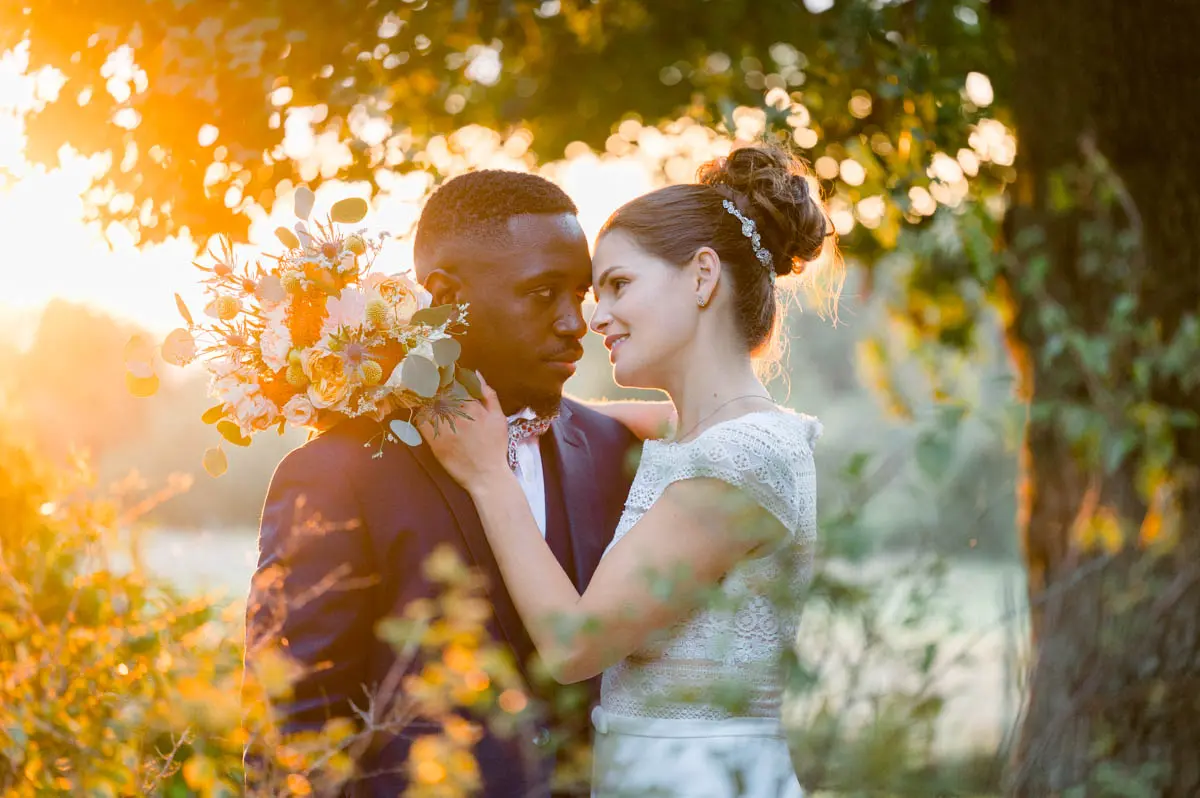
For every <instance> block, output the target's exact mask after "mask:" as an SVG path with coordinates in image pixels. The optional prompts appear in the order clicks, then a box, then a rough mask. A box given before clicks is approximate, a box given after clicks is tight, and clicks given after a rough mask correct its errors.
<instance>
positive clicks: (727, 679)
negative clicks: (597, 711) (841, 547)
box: [601, 411, 821, 720]
mask: <svg viewBox="0 0 1200 798" xmlns="http://www.w3.org/2000/svg"><path fill="white" fill-rule="evenodd" d="M820 434H821V425H820V422H818V421H817V420H816V419H815V418H812V417H811V416H804V415H800V414H796V413H791V412H786V411H784V412H779V411H765V412H760V413H750V414H747V415H743V416H739V417H737V418H733V419H730V420H729V421H725V422H722V423H719V424H715V425H713V426H712V427H710V428H708V429H707V430H705V431H704V432H702V433H701V434H700V435H699V436H697V437H696V438H694V439H693V440H690V441H686V442H684V443H668V442H663V441H652V440H651V441H646V443H645V444H644V446H643V449H642V460H641V464H640V465H639V466H638V471H637V475H636V477H635V478H634V481H633V486H632V487H631V488H630V491H629V498H628V500H627V501H626V503H625V511H624V513H623V514H622V516H621V521H620V524H619V525H618V526H617V530H616V533H615V534H614V535H613V540H612V543H610V544H609V547H608V549H607V550H606V551H605V554H606V555H607V554H608V551H611V550H612V547H613V546H615V545H617V544H618V543H619V542H620V540H621V538H622V537H624V536H625V534H626V533H627V532H629V530H630V529H632V528H633V527H634V525H635V524H637V522H638V520H639V519H640V518H641V517H642V516H643V515H644V514H645V513H646V511H647V510H649V509H650V507H651V505H653V504H654V502H656V501H657V500H658V498H659V497H660V496H661V495H662V494H663V491H664V490H666V488H667V486H668V485H670V484H671V483H672V482H678V481H680V480H685V479H692V478H697V477H702V478H711V479H719V480H721V481H723V482H726V483H729V484H730V485H733V486H735V487H738V488H740V489H741V492H742V493H743V494H744V495H745V496H746V497H748V498H750V499H752V500H753V501H755V502H757V503H758V504H759V505H761V506H762V507H763V508H764V509H766V510H767V511H768V512H770V513H771V515H773V516H775V518H777V519H778V520H779V522H780V523H781V524H783V526H784V528H785V529H787V531H788V532H789V535H788V537H787V538H786V539H785V540H784V541H783V542H782V543H781V544H780V545H779V546H778V547H777V548H776V549H775V550H774V551H772V552H770V553H768V554H767V555H765V556H758V557H755V558H753V559H747V560H744V561H742V562H741V563H739V564H738V565H737V566H735V567H734V569H733V570H731V571H730V572H729V573H728V574H727V575H726V577H725V579H724V580H723V582H722V583H721V586H720V590H719V595H718V596H716V597H715V598H714V600H713V601H712V602H710V603H709V604H708V605H707V606H706V607H705V608H703V609H701V610H699V611H697V612H696V613H694V614H693V615H692V616H691V617H689V618H687V619H686V620H684V621H682V622H680V623H678V624H676V625H675V626H674V627H672V628H671V629H669V630H666V631H665V633H664V634H663V635H662V636H661V637H659V638H657V639H656V642H655V643H653V644H650V645H648V646H646V647H645V648H644V649H643V650H641V651H637V652H635V653H634V654H632V655H630V656H629V657H626V658H625V659H624V660H622V661H621V662H619V663H617V664H616V665H614V666H612V667H611V668H608V669H607V670H606V671H605V672H604V676H603V681H602V686H601V705H602V706H603V707H604V709H605V711H607V712H610V713H613V714H616V715H627V716H637V717H652V718H697V719H710V720H720V719H724V718H728V717H737V716H751V717H776V716H778V714H779V703H780V698H781V695H782V674H781V673H780V670H779V665H780V658H781V654H782V653H783V651H784V648H785V647H786V646H790V645H792V644H793V643H794V640H795V636H796V621H797V619H796V617H795V612H794V609H793V611H792V612H790V613H788V612H784V611H783V609H782V608H781V606H780V602H779V601H778V600H777V599H778V597H779V595H780V592H779V591H780V590H782V591H783V592H785V593H790V594H791V595H795V593H796V591H798V590H800V589H801V588H802V587H803V585H804V583H806V582H807V581H808V579H809V578H810V576H811V572H812V543H813V541H814V539H815V537H816V523H817V520H816V477H815V473H814V468H813V454H812V445H813V442H814V441H815V440H816V439H817V437H819V436H820ZM731 533H733V531H732V530H731ZM718 696H720V698H717V697H718ZM731 704H732V705H733V707H732V711H731V707H730V705H731Z"/></svg>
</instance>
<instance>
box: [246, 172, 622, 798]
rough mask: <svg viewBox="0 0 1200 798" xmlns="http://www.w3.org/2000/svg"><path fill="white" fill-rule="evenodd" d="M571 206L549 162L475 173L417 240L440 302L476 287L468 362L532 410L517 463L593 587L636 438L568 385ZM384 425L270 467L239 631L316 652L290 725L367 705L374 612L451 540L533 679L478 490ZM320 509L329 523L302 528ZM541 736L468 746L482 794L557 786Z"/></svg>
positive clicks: (384, 792)
mask: <svg viewBox="0 0 1200 798" xmlns="http://www.w3.org/2000/svg"><path fill="white" fill-rule="evenodd" d="M576 215H577V210H576V208H575V205H574V203H573V202H572V201H571V199H570V198H569V197H567V195H566V194H565V193H564V192H563V191H562V190H561V189H559V188H558V187H557V186H555V185H554V184H552V183H550V182H548V181H546V180H544V179H542V178H540V177H536V176H533V175H527V174H521V173H516V172H503V171H481V172H474V173H470V174H466V175H463V176H461V177H458V178H456V179H454V180H451V181H449V182H447V183H446V184H445V185H444V186H442V187H441V188H440V189H439V190H438V191H437V192H436V193H434V195H433V196H432V197H431V198H430V199H429V202H428V203H427V204H426V206H425V209H424V211H423V212H422V215H421V219H420V221H419V223H418V225H417V234H416V245H415V246H416V248H415V253H414V254H415V261H416V271H417V277H418V278H419V279H420V280H421V282H422V283H423V284H424V285H425V286H426V287H427V288H428V289H429V291H430V292H431V293H432V294H433V301H434V304H444V303H462V302H466V303H469V310H468V323H469V330H468V331H467V333H466V334H465V336H464V337H463V339H462V344H463V353H462V357H461V360H460V363H461V364H462V365H464V366H467V367H469V368H475V369H478V370H479V371H480V373H482V374H483V376H484V378H485V379H486V380H487V382H488V383H489V384H490V385H491V386H492V387H493V388H494V389H495V390H496V392H497V394H498V395H499V397H500V399H501V402H502V404H503V406H504V409H505V411H506V412H507V413H508V414H509V416H510V420H523V423H520V424H517V425H514V427H515V428H517V429H518V430H519V432H518V433H514V440H513V443H512V448H510V455H512V454H515V461H516V465H515V470H516V471H517V475H518V477H519V478H520V481H521V484H522V486H523V487H524V489H525V494H526V497H527V498H528V500H529V504H530V507H531V509H532V510H533V513H534V517H535V518H536V519H537V520H538V523H539V526H540V527H541V528H542V530H543V533H544V534H545V537H546V542H547V544H548V545H549V546H550V548H551V550H552V551H553V552H554V554H555V556H556V557H557V558H558V560H559V562H560V563H562V564H563V566H564V568H565V570H566V571H567V573H568V574H570V575H571V576H572V579H573V580H574V581H575V583H576V585H577V587H579V588H580V590H581V591H582V589H583V588H584V587H585V585H586V584H587V582H588V580H589V579H590V578H591V576H592V573H593V572H594V571H595V569H596V566H597V564H598V563H599V561H600V555H601V554H602V553H603V551H604V547H605V546H606V545H607V543H608V541H609V539H610V538H611V536H612V533H613V530H614V529H615V528H616V525H617V521H618V517H619V515H620V512H621V508H622V506H623V504H624V501H625V497H626V495H627V494H628V490H629V475H628V472H627V470H626V468H625V467H624V463H625V456H626V452H627V450H628V449H629V447H630V446H631V445H632V443H633V437H632V435H631V434H630V433H629V432H628V430H626V429H625V428H624V427H622V426H621V425H620V424H618V423H616V422H614V421H612V420H610V419H607V418H605V417H603V416H601V415H599V414H597V413H595V412H593V411H591V410H589V409H587V408H586V407H583V406H581V405H579V404H577V403H575V402H573V401H571V400H569V399H564V398H563V397H562V386H563V383H564V382H565V381H566V380H567V378H568V377H570V376H571V374H573V373H574V371H575V363H576V362H577V361H578V360H579V358H580V357H581V356H582V354H583V349H582V346H581V344H580V340H581V339H582V338H583V335H584V333H585V332H586V330H587V327H586V324H585V322H584V319H583V315H582V312H581V304H582V302H583V297H584V294H585V293H586V291H587V289H588V287H589V286H590V284H591V260H590V257H589V255H588V247H587V242H586V240H585V237H584V234H583V230H582V229H581V228H580V226H579V221H578V219H577V218H576ZM543 430H544V433H542V431H543ZM378 433H379V425H377V424H375V423H374V422H370V421H365V420H353V421H348V422H345V423H343V424H341V425H339V426H338V427H335V428H334V429H332V430H330V431H329V432H326V433H325V434H323V435H321V436H320V437H318V438H316V439H314V440H312V441H310V442H309V443H308V444H307V445H305V446H302V447H301V448H299V449H297V450H295V451H293V452H291V453H290V454H289V455H288V456H287V457H286V458H284V460H283V462H282V463H280V465H279V467H278V469H277V470H276V471H275V475H274V477H273V478H272V480H271V486H270V489H269V491H268V493H267V499H266V504H265V507H264V509H263V516H262V526H261V530H260V536H259V562H258V572H257V573H256V575H255V577H256V578H255V580H254V583H253V585H252V587H251V592H250V598H249V603H248V612H247V632H246V634H247V651H248V652H251V653H250V654H248V659H251V660H252V659H253V656H254V652H257V651H261V650H263V646H264V643H276V644H278V645H281V646H282V647H283V648H284V650H285V651H286V652H287V653H288V654H289V655H290V656H291V657H292V658H294V659H295V660H298V661H299V662H300V663H301V664H302V665H303V666H304V668H305V673H304V675H303V676H302V677H301V678H300V679H299V681H298V682H296V683H295V684H294V686H293V691H292V694H291V695H290V696H289V697H288V698H287V700H280V701H277V703H276V704H275V707H274V709H275V712H276V713H277V716H279V717H282V720H283V727H284V728H283V731H284V732H285V733H289V734H290V733H295V732H302V731H305V730H316V729H320V728H321V726H322V724H323V723H324V722H325V721H326V720H327V719H328V718H330V717H338V716H341V717H350V718H352V717H354V716H353V709H352V706H351V705H352V704H353V705H355V706H357V707H360V708H361V707H365V706H366V704H367V696H368V694H369V693H372V692H373V691H374V690H375V688H377V687H378V686H379V685H380V683H381V682H383V681H384V680H385V679H386V678H387V676H388V674H389V672H390V671H392V670H393V669H394V667H395V666H396V662H397V656H396V652H395V651H394V650H393V649H392V648H391V647H390V646H389V645H388V644H386V643H383V642H381V641H380V640H378V639H377V638H376V636H375V631H374V630H375V627H376V624H377V623H378V622H379V621H380V620H382V619H384V618H387V617H389V616H400V615H402V613H403V612H404V608H405V607H406V606H407V605H409V604H410V603H411V602H413V601H416V600H418V599H423V598H432V597H434V596H435V588H434V586H433V585H431V584H430V582H429V581H428V580H427V578H426V577H425V575H424V573H423V571H422V563H423V562H424V561H425V559H426V558H427V557H428V555H429V554H430V552H432V551H433V550H434V549H435V548H437V547H439V546H444V545H448V546H450V547H452V548H453V549H454V550H455V551H456V552H457V553H458V554H459V556H460V558H461V559H462V560H464V561H466V562H468V563H469V564H471V565H473V566H474V567H476V568H477V569H478V570H479V571H480V572H482V573H483V574H484V575H485V576H486V577H487V583H488V597H489V599H490V601H491V605H492V613H493V614H492V620H491V623H490V629H489V631H490V632H491V634H492V636H493V637H494V639H495V640H496V641H497V642H498V643H499V644H500V645H502V646H505V647H507V648H508V649H509V650H511V652H512V653H513V655H514V658H515V660H516V662H517V663H518V664H519V668H520V669H521V671H522V675H523V676H524V677H525V678H526V681H527V682H528V681H529V678H528V672H527V671H526V666H527V663H528V660H529V659H530V656H531V655H532V653H533V646H532V643H531V642H530V639H529V635H528V633H527V632H526V631H525V628H524V627H523V626H522V624H521V620H520V617H519V616H518V614H517V611H516V608H515V607H514V605H513V603H512V599H511V598H510V597H509V595H508V592H507V591H506V590H505V587H504V583H503V582H502V580H501V578H500V572H499V569H498V567H497V565H496V561H495V558H494V556H493V554H492V552H491V550H490V549H489V547H488V543H487V539H486V537H485V536H484V532H483V528H482V526H481V525H480V521H479V517H478V515H477V514H476V512H475V508H474V505H473V503H472V501H471V499H470V497H469V496H468V495H467V493H466V492H465V491H463V490H462V489H461V488H460V487H459V486H458V484H457V483H455V481H454V480H453V479H451V478H450V476H449V475H448V474H446V472H445V471H443V470H442V468H441V466H439V465H438V463H437V461H436V460H435V459H434V457H433V456H432V455H431V453H430V452H429V450H428V449H427V447H425V446H423V445H422V446H420V447H417V448H410V447H408V446H405V445H403V444H398V445H389V446H387V447H386V448H385V449H384V452H383V456H382V457H381V458H377V459H373V458H372V457H371V454H372V452H374V451H375V449H374V448H364V444H367V443H368V442H369V441H370V439H371V438H372V437H374V436H377V435H378ZM539 433H542V434H539ZM298 500H299V504H298ZM314 516H316V517H319V518H320V520H321V522H322V523H323V524H328V525H331V526H332V527H333V531H330V532H328V533H327V534H324V535H312V534H307V535H302V534H300V530H302V529H303V525H304V523H305V522H306V520H308V519H309V518H311V517H314ZM279 566H281V567H282V568H279ZM280 571H281V572H282V573H284V574H286V576H285V577H284V578H283V580H282V582H281V583H279V582H277V583H276V584H275V585H274V587H273V588H271V587H268V586H267V582H268V581H269V580H268V579H265V578H264V579H260V578H259V577H260V575H261V576H263V577H266V576H267V575H268V574H270V573H272V572H280ZM272 590H273V591H274V592H275V595H274V598H275V599H277V598H278V593H279V592H282V594H283V598H284V599H285V600H288V601H287V604H288V605H289V606H288V608H287V610H286V612H284V613H282V614H279V613H276V612H274V611H272V610H271V609H270V604H271V603H272V602H271V601H269V600H268V599H269V598H271V597H269V596H268V593H269V592H271V591H272ZM314 596H315V597H314ZM276 604H277V602H276ZM293 604H294V605H295V606H291V605H293ZM251 664H253V662H251ZM420 665H421V663H416V664H414V665H413V666H411V667H410V670H416V669H419V668H420ZM393 678H394V677H393ZM542 697H543V698H550V697H549V696H542ZM431 733H437V728H436V727H434V726H432V725H431V724H429V723H428V722H425V721H416V722H414V723H413V724H410V725H409V726H408V727H407V728H406V729H405V730H403V731H401V732H399V733H397V734H395V735H392V736H390V737H388V738H387V739H383V740H378V741H375V743H374V744H373V745H372V747H371V748H370V749H369V753H368V754H366V755H365V756H363V757H362V759H361V760H360V761H359V762H357V763H356V766H357V768H356V772H357V774H358V775H357V776H356V778H355V779H353V780H352V781H351V782H350V784H349V785H348V786H347V787H346V789H345V790H344V793H343V794H345V795H348V796H371V797H372V798H375V797H378V798H383V796H387V797H388V798H392V797H393V796H396V795H400V794H402V793H403V791H404V788H405V786H406V784H407V779H406V775H405V774H406V772H407V769H406V761H407V758H408V752H409V748H410V747H411V744H412V741H413V739H414V738H415V737H417V736H421V735H424V734H431ZM531 737H532V739H530V740H513V739H506V738H503V737H500V736H497V735H493V734H492V733H491V732H490V731H486V730H485V733H484V736H483V738H482V739H481V740H480V741H479V743H478V744H477V745H476V746H475V750H474V753H475V757H476V760H477V762H478V765H479V771H480V775H481V778H482V782H483V791H482V795H484V796H488V798H515V797H516V796H530V797H531V798H534V797H537V796H543V797H544V796H549V795H550V794H551V793H550V787H549V777H550V772H551V771H552V769H553V764H554V763H553V756H552V755H551V753H550V747H549V745H548V742H549V740H550V734H549V731H548V729H547V728H546V726H545V725H543V724H539V725H538V727H537V728H536V729H535V731H534V732H533V734H532V735H531ZM530 744H532V746H533V750H535V751H537V752H538V757H539V758H540V761H538V762H537V763H536V766H534V767H526V766H525V764H524V763H525V762H527V761H528V757H527V756H523V755H522V750H523V749H524V750H528V749H529V745H530Z"/></svg>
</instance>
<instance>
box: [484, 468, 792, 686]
mask: <svg viewBox="0 0 1200 798" xmlns="http://www.w3.org/2000/svg"><path fill="white" fill-rule="evenodd" d="M467 488H468V491H469V492H470V494H471V498H472V499H473V500H474V502H475V506H476V508H477V509H478V511H479V518H480V520H481V521H482V522H483V528H484V531H485V532H486V533H487V536H488V541H489V542H490V543H491V546H492V551H493V552H494V553H495V555H496V562H497V563H498V564H499V566H500V573H501V574H502V575H503V577H504V583H505V585H506V586H507V587H508V592H509V595H510V596H512V599H513V603H514V604H515V605H516V607H517V612H518V613H519V614H520V615H521V620H522V621H524V623H525V628H526V629H527V630H528V631H529V634H530V637H531V638H532V640H533V643H534V646H535V647H536V648H537V650H538V653H539V654H540V655H541V656H542V659H543V661H544V662H545V663H546V665H547V667H548V668H549V670H550V673H551V674H552V675H553V676H554V678H555V679H556V680H558V681H559V682H562V683H563V684H569V683H572V682H578V681H582V680H584V679H589V678H591V677H592V676H595V675H596V674H598V673H600V672H601V671H603V670H604V669H605V668H607V667H609V666H611V665H613V664H615V663H617V662H619V661H620V660H622V659H624V658H625V657H627V656H628V655H629V654H631V653H633V652H634V651H637V650H638V649H640V648H642V647H643V646H644V645H645V644H646V643H647V642H648V641H649V640H650V638H651V636H652V635H653V634H654V633H655V632H659V631H661V630H663V629H667V628H669V627H670V626H671V625H672V624H674V623H675V622H677V621H680V620H682V619H684V618H686V617H687V616H689V615H690V614H691V613H692V612H694V610H695V609H696V608H697V607H698V606H699V604H700V603H701V602H702V601H703V600H704V591H705V590H706V589H709V588H712V587H714V586H716V585H717V584H718V582H719V581H720V579H721V577H722V576H724V575H725V574H726V573H727V572H728V571H729V569H730V568H732V567H733V566H734V565H735V564H736V563H737V562H739V561H740V560H741V559H742V558H744V557H745V556H746V555H747V554H748V553H749V552H750V551H752V550H753V549H754V548H756V547H757V546H760V545H762V544H764V543H767V542H770V541H774V540H777V539H778V538H779V537H780V536H782V535H783V534H785V531H784V529H783V526H782V525H780V524H779V522H778V521H776V520H775V519H774V517H773V516H770V515H769V514H767V513H766V511H764V510H762V509H761V508H760V507H758V506H757V505H752V503H750V502H748V501H746V500H745V497H744V496H742V495H741V494H740V492H739V491H738V490H737V489H736V488H733V487H731V486H730V485H728V484H727V483H725V482H722V481H720V480H717V479H689V480H684V481H681V482H674V483H672V484H671V485H669V486H668V487H667V489H666V490H665V491H664V492H663V495H662V496H661V497H660V498H659V499H658V501H656V502H655V503H654V505H653V506H652V507H651V508H650V510H649V511H648V512H647V513H646V514H645V515H644V516H642V518H641V520H640V521H638V523H637V524H636V525H635V526H634V527H633V529H631V530H630V531H629V532H628V533H626V535H625V536H624V537H623V538H622V539H621V540H620V542H619V543H617V545H615V546H614V547H613V548H612V550H611V551H610V552H609V553H608V554H607V555H605V557H604V558H603V559H602V560H601V561H600V567H599V568H597V570H596V573H595V575H594V576H593V577H592V579H591V582H590V583H589V584H588V588H587V590H586V591H585V592H584V593H583V595H582V596H581V595H580V594H579V591H578V590H577V589H576V588H575V586H574V585H573V584H572V583H571V580H570V579H569V578H568V577H567V575H566V573H565V572H564V571H563V569H562V566H560V565H559V563H558V561H557V560H556V559H555V558H554V554H553V553H552V552H551V551H550V548H549V547H548V546H547V545H546V543H545V541H544V540H543V539H542V536H541V533H540V532H539V531H538V528H537V525H536V523H535V521H534V519H533V514H532V513H531V512H530V509H529V503H528V502H527V501H526V500H525V497H524V495H523V494H522V492H521V487H520V485H519V483H518V482H517V479H516V477H515V476H514V475H513V474H512V472H511V471H509V470H508V469H507V467H506V468H505V469H504V470H503V471H500V470H495V471H493V472H491V473H490V474H488V475H485V476H481V477H479V478H477V479H472V480H471V482H470V484H469V485H468V486H467Z"/></svg>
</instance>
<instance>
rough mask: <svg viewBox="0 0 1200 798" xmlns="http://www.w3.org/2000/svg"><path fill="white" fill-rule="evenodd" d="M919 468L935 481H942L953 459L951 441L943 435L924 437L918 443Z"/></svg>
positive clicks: (917, 457)
mask: <svg viewBox="0 0 1200 798" xmlns="http://www.w3.org/2000/svg"><path fill="white" fill-rule="evenodd" d="M915 454H916V459H917V467H918V468H920V469H921V471H922V472H923V473H924V474H925V476H927V477H929V478H930V479H933V480H935V481H936V480H940V479H941V478H942V477H944V476H945V475H946V472H947V471H948V470H949V468H950V461H951V460H952V459H953V454H954V452H953V450H952V448H951V446H950V441H949V440H947V439H946V437H945V436H942V435H923V436H922V437H921V438H920V439H919V440H918V441H917V449H916V453H915Z"/></svg>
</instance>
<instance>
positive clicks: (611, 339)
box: [604, 333, 629, 362]
mask: <svg viewBox="0 0 1200 798" xmlns="http://www.w3.org/2000/svg"><path fill="white" fill-rule="evenodd" d="M627 338H629V333H623V334H621V335H606V336H604V346H606V347H607V348H608V359H609V362H616V359H617V350H618V349H619V348H620V347H621V344H623V343H625V340H626V339H627Z"/></svg>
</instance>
